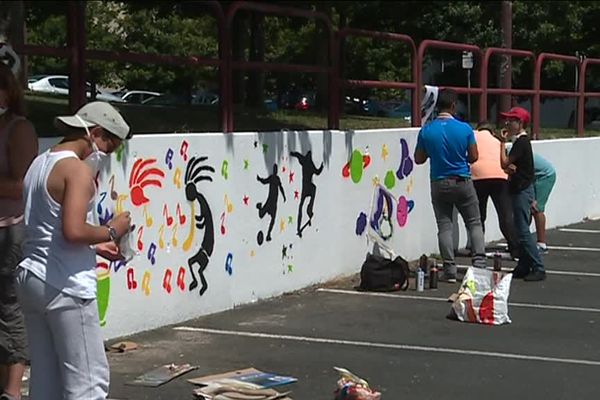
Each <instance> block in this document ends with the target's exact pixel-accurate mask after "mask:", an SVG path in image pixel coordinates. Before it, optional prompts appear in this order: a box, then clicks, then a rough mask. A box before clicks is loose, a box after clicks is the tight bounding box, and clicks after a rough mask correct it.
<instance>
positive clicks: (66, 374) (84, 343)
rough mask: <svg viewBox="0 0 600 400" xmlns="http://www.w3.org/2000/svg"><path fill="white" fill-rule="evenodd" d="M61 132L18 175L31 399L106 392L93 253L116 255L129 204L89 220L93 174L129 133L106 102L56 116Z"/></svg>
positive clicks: (93, 397)
mask: <svg viewBox="0 0 600 400" xmlns="http://www.w3.org/2000/svg"><path fill="white" fill-rule="evenodd" d="M55 125H56V127H57V128H59V129H61V130H62V131H63V132H64V133H65V137H64V139H63V140H62V141H61V142H60V143H59V144H57V145H56V146H54V147H52V148H51V149H49V150H48V151H46V152H45V153H43V154H41V155H39V156H38V157H37V158H36V159H35V160H34V161H33V163H32V164H31V167H30V168H29V170H28V171H27V174H26V175H25V180H24V189H23V197H24V199H25V234H26V239H25V243H24V246H23V256H24V258H23V260H22V261H21V263H20V264H19V268H18V272H17V292H18V297H19V301H20V302H21V306H22V309H23V313H24V314H25V323H26V327H27V331H28V343H29V350H30V358H31V381H30V389H29V390H30V399H31V400H82V399H86V400H105V399H106V396H107V395H108V384H109V371H108V362H107V360H106V355H105V353H104V344H103V340H102V335H101V332H100V324H99V320H98V305H97V303H96V272H95V267H96V254H99V255H101V256H102V257H104V258H106V259H108V260H117V259H119V258H121V256H120V253H119V248H118V246H117V244H116V243H117V241H118V239H119V238H120V237H121V236H123V235H125V234H126V233H127V232H129V230H130V225H131V218H130V215H129V213H128V212H125V213H122V214H119V215H117V216H116V217H115V218H114V219H113V220H111V221H110V222H109V223H108V224H107V225H105V226H96V225H93V224H92V223H91V221H92V214H91V211H92V205H93V199H94V197H95V194H96V186H95V182H94V178H95V177H96V174H97V172H98V170H99V168H100V165H101V163H102V161H103V159H105V158H106V155H107V154H110V153H112V152H113V151H115V150H116V149H117V148H118V147H119V145H120V144H121V141H122V140H125V139H128V138H129V132H130V129H129V126H128V125H127V123H126V122H125V120H124V119H123V117H122V116H121V115H120V114H119V112H118V111H117V110H116V109H115V108H114V107H112V106H111V105H110V104H108V103H104V102H92V103H89V104H86V105H85V106H83V107H82V108H80V109H79V110H78V111H77V113H76V114H75V115H73V116H65V117H57V118H56V120H55Z"/></svg>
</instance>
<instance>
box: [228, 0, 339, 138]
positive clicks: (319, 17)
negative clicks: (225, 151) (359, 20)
mask: <svg viewBox="0 0 600 400" xmlns="http://www.w3.org/2000/svg"><path fill="white" fill-rule="evenodd" d="M240 10H247V11H254V12H259V13H263V14H274V15H280V16H286V17H295V18H306V19H314V20H315V21H321V22H322V23H324V24H325V27H326V28H327V32H328V43H329V59H330V60H329V66H328V67H320V66H314V65H293V64H283V63H266V62H249V61H229V62H227V63H226V64H228V65H227V73H228V74H229V75H230V77H229V84H228V89H227V92H228V93H227V95H228V107H227V108H228V112H229V115H230V124H229V127H228V128H229V131H230V132H231V131H233V129H234V125H233V98H232V94H233V93H232V88H231V73H232V71H233V69H258V70H271V71H275V70H276V71H284V72H314V73H326V74H328V80H329V88H330V90H332V89H334V88H335V83H334V82H332V80H333V78H334V76H335V73H336V70H335V64H336V63H335V62H334V61H333V54H334V44H335V37H334V32H333V26H332V24H331V21H330V20H329V17H327V15H325V14H324V13H321V12H317V11H309V10H302V9H297V8H288V7H282V6H278V5H276V4H272V3H253V2H249V1H236V2H234V3H232V4H231V6H230V7H229V9H228V10H227V14H226V16H225V29H226V30H227V32H228V37H227V42H228V46H227V54H226V55H225V58H226V59H228V60H231V57H232V56H231V31H232V23H233V18H234V17H235V15H236V14H237V13H238V12H239V11H240ZM335 98H336V96H335V94H333V95H332V94H330V96H329V100H330V107H329V115H328V125H329V126H328V128H329V129H335V128H336V126H337V123H336V109H335V106H334V107H331V102H332V101H334V100H335ZM337 121H339V118H337Z"/></svg>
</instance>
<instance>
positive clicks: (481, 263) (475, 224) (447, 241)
mask: <svg viewBox="0 0 600 400" xmlns="http://www.w3.org/2000/svg"><path fill="white" fill-rule="evenodd" d="M431 203H432V204H433V211H434V213H435V219H436V222H437V227H438V245H439V248H440V254H441V256H442V259H443V261H444V274H445V275H447V276H451V277H454V276H456V262H455V261H454V240H453V232H452V231H453V223H452V219H453V218H452V214H453V210H454V208H455V207H456V209H457V210H458V212H459V213H460V215H461V216H462V218H463V220H464V221H465V224H466V226H467V232H468V235H469V240H470V243H471V252H472V255H473V258H472V263H473V266H474V267H478V268H485V267H486V260H485V240H484V236H483V228H482V226H481V217H480V214H479V200H478V199H477V193H476V192H475V187H474V186H473V181H472V180H471V179H466V180H457V179H454V178H449V179H441V180H437V181H432V182H431Z"/></svg>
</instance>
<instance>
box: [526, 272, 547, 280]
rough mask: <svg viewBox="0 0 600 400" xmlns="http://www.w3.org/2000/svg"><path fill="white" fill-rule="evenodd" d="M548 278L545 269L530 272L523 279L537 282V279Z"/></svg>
mask: <svg viewBox="0 0 600 400" xmlns="http://www.w3.org/2000/svg"><path fill="white" fill-rule="evenodd" d="M545 279H546V273H545V272H544V271H539V270H536V271H533V272H531V273H530V274H528V275H527V276H526V277H525V278H524V279H523V280H524V281H525V282H537V281H543V280H545Z"/></svg>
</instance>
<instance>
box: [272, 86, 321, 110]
mask: <svg viewBox="0 0 600 400" xmlns="http://www.w3.org/2000/svg"><path fill="white" fill-rule="evenodd" d="M278 97H279V99H278V103H279V107H280V108H285V109H295V110H300V111H306V110H310V109H311V108H313V107H314V106H315V104H316V99H317V95H316V93H314V92H306V91H299V90H290V91H286V92H283V93H280V94H279V96H278Z"/></svg>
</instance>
